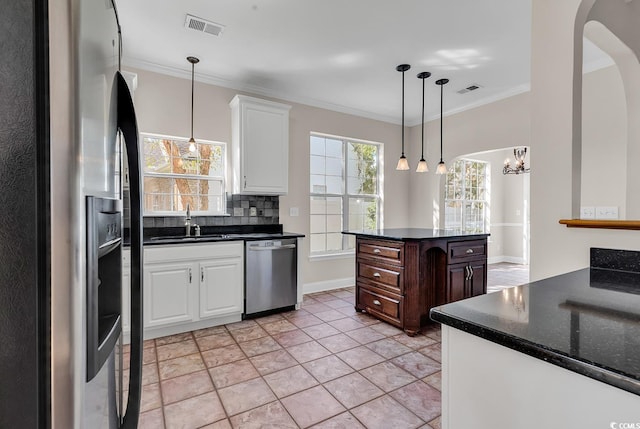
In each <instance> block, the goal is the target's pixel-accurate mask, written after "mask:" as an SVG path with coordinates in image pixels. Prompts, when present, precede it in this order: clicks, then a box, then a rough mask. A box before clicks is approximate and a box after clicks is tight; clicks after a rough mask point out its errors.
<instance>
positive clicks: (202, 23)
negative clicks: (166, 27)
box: [184, 14, 224, 36]
mask: <svg viewBox="0 0 640 429" xmlns="http://www.w3.org/2000/svg"><path fill="white" fill-rule="evenodd" d="M184 26H185V27H186V28H190V29H192V30H196V31H200V32H203V33H207V34H211V35H212V36H220V35H222V32H223V31H224V25H221V24H216V23H215V22H212V21H207V20H206V19H202V18H198V17H197V16H193V15H189V14H187V19H186V21H185V22H184Z"/></svg>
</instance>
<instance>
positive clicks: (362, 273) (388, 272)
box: [358, 260, 402, 293]
mask: <svg viewBox="0 0 640 429" xmlns="http://www.w3.org/2000/svg"><path fill="white" fill-rule="evenodd" d="M358 278H361V279H366V280H369V281H372V282H376V283H381V284H383V285H385V286H390V287H392V288H394V289H396V291H397V293H400V292H401V288H402V269H398V268H396V267H393V266H382V265H380V264H376V265H370V264H369V263H368V261H362V260H358Z"/></svg>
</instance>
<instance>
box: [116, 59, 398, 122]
mask: <svg viewBox="0 0 640 429" xmlns="http://www.w3.org/2000/svg"><path fill="white" fill-rule="evenodd" d="M122 64H123V65H124V66H125V67H133V68H137V69H142V70H146V71H150V72H155V73H160V74H164V75H167V76H173V77H177V78H181V79H191V71H187V70H184V69H181V68H178V67H171V66H165V65H161V64H157V63H152V62H149V61H144V60H139V59H135V58H124V59H123V61H122ZM195 80H196V81H197V82H202V83H206V84H209V85H215V86H220V87H223V88H229V89H234V90H236V91H243V92H247V93H250V94H255V95H261V96H263V97H270V98H276V99H278V100H284V101H288V102H291V103H298V104H304V105H306V106H311V107H317V108H320V109H326V110H331V111H334V112H339V113H345V114H348V115H354V116H359V117H363V118H367V119H373V120H376V121H381V122H388V123H392V124H396V125H400V121H398V120H397V119H396V118H395V117H391V116H386V115H378V114H375V113H371V112H367V111H365V110H359V109H354V108H352V107H347V106H343V105H340V104H335V103H328V102H326V101H320V100H316V99H314V98H310V97H299V96H295V95H292V94H287V93H282V92H277V91H273V90H270V89H267V88H263V87H260V86H257V85H250V84H246V83H242V82H238V81H232V80H229V79H224V78H220V77H218V76H213V75H209V74H203V73H195Z"/></svg>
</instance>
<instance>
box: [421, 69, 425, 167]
mask: <svg viewBox="0 0 640 429" xmlns="http://www.w3.org/2000/svg"><path fill="white" fill-rule="evenodd" d="M423 159H424V79H422V153H421V158H420V160H423Z"/></svg>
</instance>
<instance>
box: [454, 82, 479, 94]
mask: <svg viewBox="0 0 640 429" xmlns="http://www.w3.org/2000/svg"><path fill="white" fill-rule="evenodd" d="M480 88H482V85H478V84H477V83H474V84H471V85H469V86H468V87H466V88H462V89H461V90H459V91H456V92H457V93H458V94H466V93H467V92H471V91H475V90H476V89H480Z"/></svg>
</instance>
